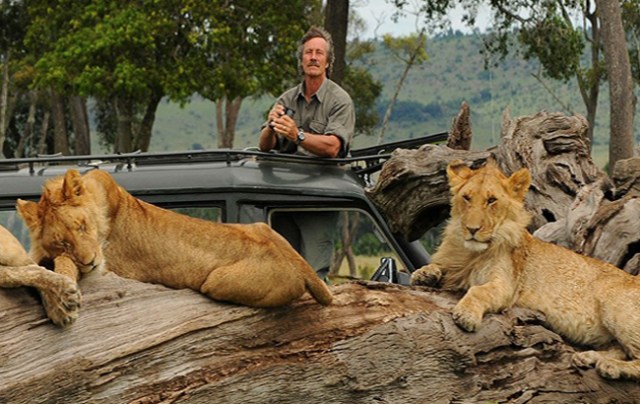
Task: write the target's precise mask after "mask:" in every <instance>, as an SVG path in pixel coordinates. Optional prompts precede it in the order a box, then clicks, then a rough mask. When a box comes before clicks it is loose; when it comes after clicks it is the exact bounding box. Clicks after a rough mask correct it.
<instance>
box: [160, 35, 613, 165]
mask: <svg viewBox="0 0 640 404" xmlns="http://www.w3.org/2000/svg"><path fill="white" fill-rule="evenodd" d="M480 48H481V38H480V37H478V36H476V35H460V34H457V35H456V34H453V35H449V36H444V37H437V38H432V39H430V40H429V41H428V44H427V52H428V54H429V60H428V61H427V62H426V63H424V64H423V65H421V66H416V67H414V68H413V69H412V70H411V71H410V73H409V76H408V77H407V80H406V81H405V83H404V86H403V88H402V91H401V93H400V96H399V99H398V103H397V104H396V107H395V109H394V114H393V116H392V119H391V122H390V125H389V128H388V129H387V132H386V135H385V140H388V141H391V140H399V139H406V138H410V137H416V136H420V135H423V134H426V133H434V132H440V131H446V130H448V129H449V127H450V125H451V121H452V119H453V118H454V117H455V115H456V114H457V112H458V109H459V106H460V104H461V103H462V102H463V101H467V103H469V105H470V107H471V123H472V127H473V133H474V143H473V147H474V149H484V148H486V147H488V146H491V145H494V144H496V143H498V142H499V132H500V125H501V119H502V118H501V116H502V112H503V110H504V109H505V108H506V107H509V108H510V111H511V116H513V117H517V116H522V115H531V114H535V113H536V112H539V111H541V110H547V111H560V112H565V113H566V111H563V109H562V107H561V106H560V105H559V103H558V102H556V101H555V100H554V97H552V96H551V95H550V94H549V93H548V92H547V91H546V90H545V89H544V87H543V86H542V85H541V84H540V83H539V82H538V81H537V79H536V78H535V77H534V76H533V74H535V73H537V71H538V64H537V63H536V62H526V61H523V60H521V59H517V58H513V59H510V60H507V61H505V62H503V63H500V64H499V65H498V66H496V67H492V68H490V69H489V70H485V69H484V60H483V57H482V55H481V54H480V53H479V50H480ZM364 63H365V64H366V65H367V66H369V67H368V68H369V70H370V71H371V73H372V75H373V76H374V78H375V79H377V80H380V81H381V82H382V83H383V85H384V90H383V94H382V96H381V97H380V98H379V100H378V110H379V113H380V117H382V115H383V114H384V111H385V109H386V107H387V105H388V103H389V99H390V97H391V94H392V92H393V91H394V89H395V86H396V84H397V80H398V78H399V77H400V74H401V72H402V69H403V65H402V63H401V62H399V61H397V60H395V59H393V57H391V56H390V54H389V53H388V52H386V51H385V49H384V48H383V47H382V45H378V47H377V50H376V52H375V53H374V54H372V55H370V56H369V58H368V60H366V61H365V62H364ZM547 85H548V86H549V87H551V88H553V89H554V90H555V91H556V96H557V97H559V98H560V99H561V100H562V101H563V102H564V103H565V104H567V105H569V106H570V107H571V108H572V109H573V110H574V111H575V112H577V113H581V114H584V113H585V108H584V106H583V103H582V101H581V98H580V95H579V92H578V89H577V86H576V85H575V83H573V82H569V83H560V82H553V81H549V82H547ZM600 100H601V101H600V106H599V109H598V121H597V124H596V130H595V141H594V158H595V159H596V161H597V162H598V164H600V165H603V164H604V163H605V162H606V158H607V157H606V153H607V152H606V144H607V142H608V117H609V107H608V89H607V88H606V87H603V88H602V89H601V97H600ZM272 102H273V98H271V97H262V98H260V99H257V100H252V99H247V100H245V101H244V103H243V105H242V109H241V112H240V117H239V121H238V125H237V128H236V140H235V145H234V146H235V147H237V148H243V147H248V146H255V145H256V143H257V135H258V130H259V126H260V124H261V123H262V120H263V118H264V115H265V111H267V110H268V108H269V107H270V105H271V103H272ZM215 132H216V127H215V108H214V105H213V103H212V102H210V101H207V100H203V99H200V98H194V99H193V100H192V101H191V102H190V103H189V104H187V105H186V106H185V107H184V108H181V107H180V106H179V105H177V104H173V103H168V102H165V103H162V104H161V105H160V108H159V110H158V114H157V120H156V123H155V127H154V134H153V138H152V140H151V150H154V151H161V150H184V149H193V148H196V147H203V148H215V147H216V144H217V143H216V134H215ZM376 140H377V136H373V137H366V136H359V137H357V138H356V139H355V140H354V146H355V147H362V146H367V145H370V144H373V143H375V141H376Z"/></svg>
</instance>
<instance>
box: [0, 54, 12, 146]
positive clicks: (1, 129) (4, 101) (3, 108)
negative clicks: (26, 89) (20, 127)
mask: <svg viewBox="0 0 640 404" xmlns="http://www.w3.org/2000/svg"><path fill="white" fill-rule="evenodd" d="M10 60H11V51H10V50H9V49H7V51H6V53H5V54H4V60H3V62H4V63H3V64H2V87H0V150H1V149H2V145H3V144H4V139H5V137H6V135H7V127H8V126H9V115H8V114H7V112H8V106H9V62H10Z"/></svg>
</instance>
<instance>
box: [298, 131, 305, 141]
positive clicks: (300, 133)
mask: <svg viewBox="0 0 640 404" xmlns="http://www.w3.org/2000/svg"><path fill="white" fill-rule="evenodd" d="M303 140H304V132H303V131H299V132H298V144H300V142H302V141H303Z"/></svg>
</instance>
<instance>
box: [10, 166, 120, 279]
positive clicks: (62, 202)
mask: <svg viewBox="0 0 640 404" xmlns="http://www.w3.org/2000/svg"><path fill="white" fill-rule="evenodd" d="M92 196H93V195H91V193H90V192H88V190H87V188H86V187H85V185H84V184H83V181H82V177H81V176H80V174H79V173H78V172H77V171H76V170H69V171H67V173H66V174H65V176H64V178H57V179H53V180H50V181H48V182H47V183H46V184H45V186H44V189H43V192H42V196H41V198H40V201H39V202H38V203H35V202H30V201H24V200H20V199H19V200H18V201H17V206H16V208H17V210H18V213H19V214H20V216H21V217H22V219H23V220H24V221H25V223H26V225H27V227H28V228H29V233H30V236H31V244H32V253H34V254H33V255H35V257H34V258H36V259H37V260H40V261H41V260H43V259H54V258H56V257H58V256H66V257H68V258H70V259H71V260H72V261H73V262H74V263H75V264H76V266H77V267H78V269H79V270H80V271H81V272H89V271H92V270H94V269H97V268H101V267H102V266H103V265H104V254H103V252H102V243H103V240H104V234H105V232H106V231H107V224H106V214H105V210H104V209H105V208H104V207H102V206H98V204H97V203H96V201H95V199H94V198H93V197H92Z"/></svg>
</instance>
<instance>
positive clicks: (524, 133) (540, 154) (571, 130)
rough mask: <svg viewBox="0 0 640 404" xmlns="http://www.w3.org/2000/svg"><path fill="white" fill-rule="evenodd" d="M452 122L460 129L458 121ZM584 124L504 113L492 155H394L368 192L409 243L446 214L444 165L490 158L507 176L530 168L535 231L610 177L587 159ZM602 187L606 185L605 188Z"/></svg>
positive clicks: (556, 116)
mask: <svg viewBox="0 0 640 404" xmlns="http://www.w3.org/2000/svg"><path fill="white" fill-rule="evenodd" d="M462 116H465V115H464V114H461V115H459V117H462ZM466 116H467V117H468V114H467V115H466ZM455 125H463V124H462V123H460V122H458V121H456V123H455ZM587 127H588V125H587V122H586V120H585V119H584V118H583V117H581V116H565V115H563V114H560V113H548V112H541V113H538V114H536V115H533V116H526V117H521V118H517V119H511V117H510V116H509V115H508V113H505V114H504V116H503V127H502V129H501V134H502V143H501V144H500V145H498V146H496V147H495V148H492V149H491V150H490V151H466V150H455V149H451V148H449V147H447V146H439V145H425V146H423V147H421V148H420V149H418V150H396V151H395V152H394V153H393V156H392V158H391V159H390V160H389V161H387V162H386V163H385V165H384V168H383V170H382V172H381V173H380V177H379V178H378V181H377V182H376V184H375V186H374V187H373V188H371V189H369V190H367V193H368V195H369V197H370V198H371V199H372V200H373V201H374V202H375V203H376V204H377V205H378V206H379V207H380V208H381V209H382V210H383V211H384V213H385V215H386V217H387V218H388V220H389V222H390V225H391V227H392V229H393V230H394V231H397V232H400V233H401V234H403V235H404V236H405V237H407V238H408V239H409V240H413V239H416V238H418V237H420V236H421V235H422V234H424V233H425V232H426V231H427V230H428V229H430V228H431V227H433V226H435V225H436V224H438V223H440V222H442V221H443V220H444V219H445V218H446V217H448V212H449V186H448V183H447V178H446V166H447V164H448V163H449V162H450V161H452V160H455V159H461V160H464V161H466V162H467V163H468V164H469V165H471V166H478V165H482V164H484V163H485V161H486V160H487V159H488V158H493V159H495V160H496V161H497V162H498V164H499V165H500V167H501V168H502V169H503V170H504V171H505V172H507V173H512V172H514V171H516V170H518V169H519V168H522V167H527V168H529V169H530V171H531V174H532V177H533V180H532V185H531V188H530V191H529V194H528V195H527V199H526V205H527V208H528V209H529V210H530V211H531V213H532V215H533V220H532V224H531V228H530V230H532V231H533V230H535V229H537V228H539V227H540V226H542V225H544V224H547V223H549V222H555V221H557V220H560V219H563V218H565V217H566V216H567V210H568V209H567V208H568V206H570V205H571V203H572V202H573V200H574V199H575V197H576V196H577V195H578V192H579V190H580V189H581V188H582V187H584V186H585V185H588V184H591V183H593V182H595V181H597V180H601V179H604V178H608V177H606V174H605V173H604V172H603V171H602V170H600V169H599V168H598V167H597V166H596V165H595V164H594V163H593V161H592V160H591V157H590V156H589V146H588V145H589V142H588V139H587ZM449 142H451V140H450V141H449ZM603 181H604V180H603ZM607 184H609V183H608V182H607V181H604V185H603V186H606V185H607Z"/></svg>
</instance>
